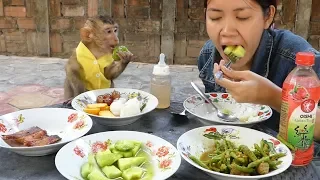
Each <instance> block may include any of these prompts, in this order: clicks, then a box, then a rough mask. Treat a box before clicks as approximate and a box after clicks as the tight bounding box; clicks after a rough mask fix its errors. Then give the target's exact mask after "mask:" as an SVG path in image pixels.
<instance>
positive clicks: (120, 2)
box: [112, 0, 124, 5]
mask: <svg viewBox="0 0 320 180" xmlns="http://www.w3.org/2000/svg"><path fill="white" fill-rule="evenodd" d="M112 3H113V4H121V5H124V0H113V1H112Z"/></svg>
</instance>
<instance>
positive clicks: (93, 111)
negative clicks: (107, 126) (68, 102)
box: [83, 108, 100, 115]
mask: <svg viewBox="0 0 320 180" xmlns="http://www.w3.org/2000/svg"><path fill="white" fill-rule="evenodd" d="M83 111H84V112H86V113H88V114H94V115H99V112H100V108H84V109H83Z"/></svg>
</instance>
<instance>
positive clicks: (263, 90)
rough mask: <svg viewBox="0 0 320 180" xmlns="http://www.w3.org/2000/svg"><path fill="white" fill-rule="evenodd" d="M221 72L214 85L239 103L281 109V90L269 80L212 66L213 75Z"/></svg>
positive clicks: (222, 63) (222, 66)
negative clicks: (223, 89) (222, 88)
mask: <svg viewBox="0 0 320 180" xmlns="http://www.w3.org/2000/svg"><path fill="white" fill-rule="evenodd" d="M219 70H222V72H223V76H224V77H223V78H221V79H220V80H219V79H215V81H216V83H217V84H219V85H220V86H222V87H224V88H226V90H227V91H228V92H229V93H230V94H231V95H232V97H233V98H234V99H235V100H236V101H237V102H239V103H254V104H264V105H269V106H271V107H272V108H274V109H275V110H277V111H280V108H281V88H279V87H278V86H277V85H275V84H273V83H272V82H271V81H270V80H268V79H266V78H264V77H262V76H260V75H258V74H256V73H254V72H252V71H248V70H247V71H234V70H231V69H227V68H226V67H225V66H224V61H223V60H222V61H221V62H220V65H218V64H216V63H215V64H214V73H216V72H218V71H219Z"/></svg>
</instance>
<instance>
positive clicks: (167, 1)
mask: <svg viewBox="0 0 320 180" xmlns="http://www.w3.org/2000/svg"><path fill="white" fill-rule="evenodd" d="M175 18H176V0H163V1H162V29H161V53H164V54H165V55H166V59H167V63H168V64H173V57H174V30H175Z"/></svg>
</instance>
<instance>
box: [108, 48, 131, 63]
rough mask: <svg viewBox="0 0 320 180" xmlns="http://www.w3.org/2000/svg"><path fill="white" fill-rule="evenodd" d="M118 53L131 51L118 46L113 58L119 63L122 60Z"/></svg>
mask: <svg viewBox="0 0 320 180" xmlns="http://www.w3.org/2000/svg"><path fill="white" fill-rule="evenodd" d="M118 52H129V50H128V48H127V47H125V46H117V47H116V48H114V50H113V53H112V58H113V60H115V61H119V60H120V57H119V55H118Z"/></svg>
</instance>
